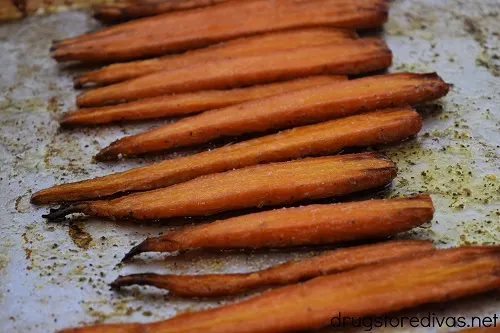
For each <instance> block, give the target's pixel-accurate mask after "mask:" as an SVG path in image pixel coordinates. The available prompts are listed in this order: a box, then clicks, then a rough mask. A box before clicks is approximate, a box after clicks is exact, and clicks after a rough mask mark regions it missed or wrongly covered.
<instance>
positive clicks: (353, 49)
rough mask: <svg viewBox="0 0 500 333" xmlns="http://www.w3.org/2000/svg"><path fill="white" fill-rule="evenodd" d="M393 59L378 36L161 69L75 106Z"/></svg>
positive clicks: (337, 71)
mask: <svg viewBox="0 0 500 333" xmlns="http://www.w3.org/2000/svg"><path fill="white" fill-rule="evenodd" d="M391 61H392V54H391V51H390V50H389V49H388V47H387V45H386V44H385V42H384V41H382V40H381V39H380V38H364V39H357V40H346V41H342V42H335V43H331V44H326V45H320V46H311V47H303V48H298V49H293V50H288V51H280V52H272V53H264V54H262V55H254V56H246V57H236V58H225V59H220V60H214V61H208V62H205V63H200V64H195V65H192V66H187V67H182V68H179V69H174V70H164V71H159V72H156V73H153V74H149V75H145V76H142V77H139V78H136V79H133V80H129V81H125V82H121V83H117V84H113V85H110V86H107V87H102V88H97V89H93V90H89V91H87V92H84V93H83V94H81V95H79V96H78V97H77V104H78V106H80V107H87V106H99V105H105V104H116V102H120V101H132V100H136V99H141V98H147V97H155V96H161V95H165V94H172V93H185V92H193V91H200V90H207V89H225V88H233V87H240V86H248V85H253V84H261V83H268V82H275V81H284V80H288V79H294V78H299V77H305V76H310V75H319V74H332V75H351V74H363V73H368V72H373V71H376V70H382V69H386V68H388V67H389V66H390V65H391ZM200 73H203V74H202V75H200Z"/></svg>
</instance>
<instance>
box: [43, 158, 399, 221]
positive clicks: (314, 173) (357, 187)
mask: <svg viewBox="0 0 500 333" xmlns="http://www.w3.org/2000/svg"><path fill="white" fill-rule="evenodd" d="M395 176H396V165H395V164H394V163H393V162H392V161H391V160H389V159H388V158H387V157H386V156H384V155H382V154H375V153H364V154H353V155H342V156H333V157H319V158H308V159H304V160H299V161H292V162H283V163H272V164H265V165H259V166H253V167H247V168H243V169H238V170H232V171H227V172H223V173H218V174H212V175H205V176H201V177H198V178H195V179H193V180H190V181H188V182H185V183H181V184H176V185H173V186H170V187H167V188H162V189H157V190H153V191H147V192H142V193H136V194H131V195H128V196H124V197H120V198H118V199H114V200H101V201H91V202H82V203H79V204H76V205H74V206H72V207H71V212H81V213H85V214H89V215H95V216H106V217H130V218H135V219H166V218H169V217H175V216H203V215H211V214H215V213H220V212H224V211H229V210H235V209H242V208H249V207H263V206H273V205H280V204H286V203H293V202H297V201H301V200H305V199H319V198H326V197H333V196H339V195H345V194H348V193H353V192H357V191H362V190H366V189H370V188H375V187H379V186H382V185H385V184H387V183H389V182H390V181H391V180H392V179H393V178H394V177H395ZM55 215H57V212H53V213H51V214H49V215H48V216H47V218H49V219H51V218H52V216H55ZM57 216H58V215H57ZM58 217H59V216H58Z"/></svg>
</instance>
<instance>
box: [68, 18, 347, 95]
mask: <svg viewBox="0 0 500 333" xmlns="http://www.w3.org/2000/svg"><path fill="white" fill-rule="evenodd" d="M356 38H357V34H356V33H355V32H354V31H350V30H342V29H335V28H309V29H300V30H291V31H278V32H270V33H267V34H264V35H257V36H254V37H243V38H239V39H235V40H230V41H228V42H225V43H220V44H215V45H212V46H209V47H206V48H203V49H198V50H193V51H188V52H185V53H182V54H177V55H169V56H165V57H161V58H154V59H147V60H138V61H132V62H128V63H121V64H120V63H119V64H112V65H109V66H106V67H104V68H101V69H98V70H95V71H92V72H89V73H85V74H82V75H81V76H78V77H77V78H76V79H75V80H74V83H75V86H76V87H81V86H84V85H86V84H88V83H95V84H98V85H103V84H110V83H116V82H121V81H125V80H129V79H134V78H136V77H139V76H144V75H147V74H151V73H154V72H158V71H162V70H173V69H178V68H180V67H185V66H190V65H195V64H200V63H205V62H206V61H209V60H216V59H222V58H235V57H243V56H252V55H262V54H265V53H271V52H277V51H285V50H292V49H296V48H299V47H306V46H315V45H324V44H329V43H332V42H336V41H342V40H349V39H356Z"/></svg>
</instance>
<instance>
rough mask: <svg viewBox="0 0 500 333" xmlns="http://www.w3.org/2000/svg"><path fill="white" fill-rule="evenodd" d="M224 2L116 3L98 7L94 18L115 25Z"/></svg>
mask: <svg viewBox="0 0 500 333" xmlns="http://www.w3.org/2000/svg"><path fill="white" fill-rule="evenodd" d="M226 1H229V0H146V1H144V0H142V1H118V2H115V3H109V4H105V5H100V6H98V7H97V8H96V10H95V13H94V17H95V18H97V19H99V20H101V21H104V22H106V23H116V22H123V21H128V20H132V19H137V18H141V17H147V16H154V15H159V14H163V13H168V12H174V11H177V10H186V9H193V8H200V7H206V6H211V5H215V4H217V3H221V2H226Z"/></svg>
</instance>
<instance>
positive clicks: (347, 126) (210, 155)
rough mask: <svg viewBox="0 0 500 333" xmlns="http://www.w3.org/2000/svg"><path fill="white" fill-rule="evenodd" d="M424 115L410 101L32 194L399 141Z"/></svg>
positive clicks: (113, 186)
mask: <svg viewBox="0 0 500 333" xmlns="http://www.w3.org/2000/svg"><path fill="white" fill-rule="evenodd" d="M421 127H422V119H421V117H420V115H419V114H418V113H417V112H415V111H414V110H413V109H411V108H410V107H408V106H404V107H399V108H393V109H386V110H380V111H375V112H370V113H366V114H361V115H356V116H350V117H346V118H340V119H336V120H330V121H327V122H323V123H319V124H315V125H309V126H303V127H297V128H293V129H290V130H286V131H283V132H280V133H277V134H273V135H268V136H264V137H260V138H256V139H253V140H248V141H243V142H240V143H236V144H233V145H229V146H224V147H221V148H218V149H214V150H211V151H205V152H201V153H198V154H194V155H190V156H185V157H180V158H176V159H170V160H166V161H163V162H160V163H157V164H153V165H150V166H145V167H141V168H136V169H132V170H129V171H125V172H120V173H116V174H111V175H108V176H104V177H100V178H95V179H91V180H84V181H81V182H76V183H70V184H64V185H59V186H55V187H52V188H49V189H45V190H42V191H39V192H37V193H35V194H33V196H32V198H31V201H32V203H34V204H47V203H51V202H53V203H56V202H59V203H60V202H68V201H82V200H91V199H97V198H101V197H106V196H110V195H113V194H116V193H122V192H135V191H145V190H152V189H156V188H160V187H166V186H170V185H173V184H176V183H181V182H184V181H187V180H190V179H193V178H196V177H199V176H202V175H206V174H211V173H217V172H223V171H227V170H231V169H239V168H243V167H246V166H251V165H256V164H263V163H269V162H281V161H286V160H291V159H294V158H299V157H305V156H320V155H328V154H333V153H336V152H338V151H340V150H342V149H344V148H346V147H366V146H373V145H377V144H386V143H390V142H398V141H401V140H404V139H406V138H407V137H409V136H410V135H414V134H416V133H418V132H419V131H420V129H421Z"/></svg>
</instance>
